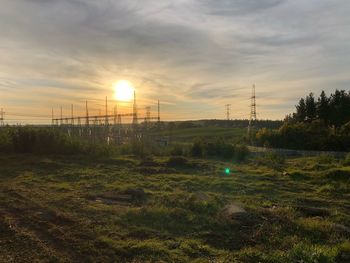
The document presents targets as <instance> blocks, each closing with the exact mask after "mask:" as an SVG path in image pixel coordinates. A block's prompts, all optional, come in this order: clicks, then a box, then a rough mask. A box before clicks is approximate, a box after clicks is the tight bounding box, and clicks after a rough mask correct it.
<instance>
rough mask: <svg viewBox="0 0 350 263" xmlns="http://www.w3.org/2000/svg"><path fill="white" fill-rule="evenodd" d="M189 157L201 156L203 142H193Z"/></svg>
mask: <svg viewBox="0 0 350 263" xmlns="http://www.w3.org/2000/svg"><path fill="white" fill-rule="evenodd" d="M191 155H192V156H194V157H202V156H203V142H202V141H201V140H199V139H197V140H195V141H194V143H193V145H192V147H191Z"/></svg>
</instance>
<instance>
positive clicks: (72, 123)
mask: <svg viewBox="0 0 350 263" xmlns="http://www.w3.org/2000/svg"><path fill="white" fill-rule="evenodd" d="M71 117H72V119H71V125H72V126H74V115H73V104H72V105H71Z"/></svg>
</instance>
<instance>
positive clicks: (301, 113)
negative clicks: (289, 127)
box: [294, 98, 306, 122]
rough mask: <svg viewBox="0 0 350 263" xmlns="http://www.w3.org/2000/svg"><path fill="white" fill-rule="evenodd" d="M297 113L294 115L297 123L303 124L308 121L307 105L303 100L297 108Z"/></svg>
mask: <svg viewBox="0 0 350 263" xmlns="http://www.w3.org/2000/svg"><path fill="white" fill-rule="evenodd" d="M295 108H296V110H297V112H296V114H295V115H294V116H295V118H296V119H297V121H300V122H303V121H305V119H306V105H305V100H304V99H303V98H301V99H300V100H299V104H298V105H296V106H295Z"/></svg>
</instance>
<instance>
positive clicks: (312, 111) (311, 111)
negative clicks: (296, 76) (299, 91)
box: [305, 92, 316, 121]
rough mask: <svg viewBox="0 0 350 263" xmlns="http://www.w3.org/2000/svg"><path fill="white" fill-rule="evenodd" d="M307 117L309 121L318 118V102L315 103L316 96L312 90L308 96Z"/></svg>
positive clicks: (306, 104) (306, 103)
mask: <svg viewBox="0 0 350 263" xmlns="http://www.w3.org/2000/svg"><path fill="white" fill-rule="evenodd" d="M305 106H306V119H307V120H308V121H312V120H314V119H316V103H315V98H314V94H313V93H312V92H311V93H310V94H309V96H307V97H306V102H305Z"/></svg>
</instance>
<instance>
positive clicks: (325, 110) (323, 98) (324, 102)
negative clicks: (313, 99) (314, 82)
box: [316, 90, 330, 125]
mask: <svg viewBox="0 0 350 263" xmlns="http://www.w3.org/2000/svg"><path fill="white" fill-rule="evenodd" d="M316 113H317V118H318V119H320V120H323V121H324V122H325V124H327V125H328V124H329V121H330V108H329V98H328V97H327V95H326V93H325V92H324V91H323V90H322V92H321V95H320V97H319V98H318V101H317V105H316Z"/></svg>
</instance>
